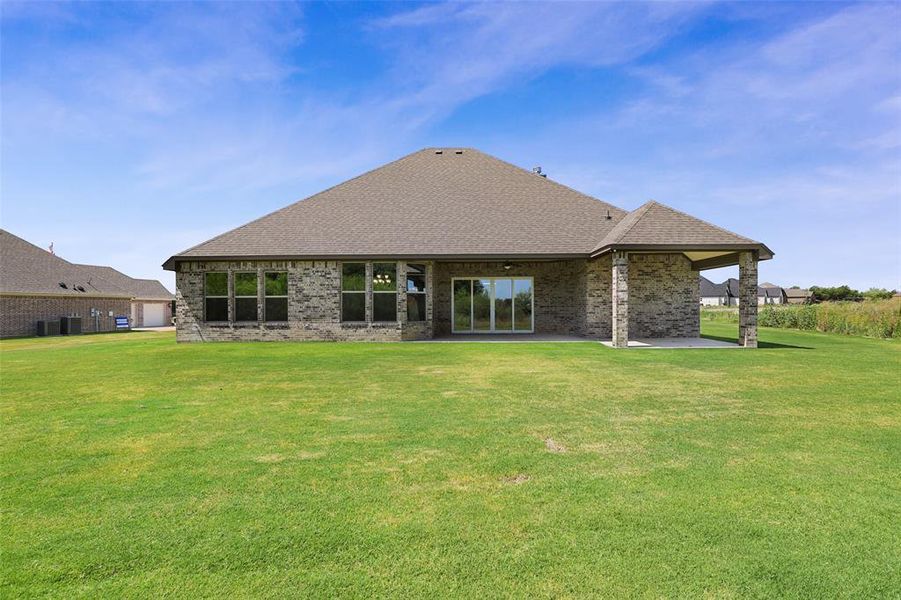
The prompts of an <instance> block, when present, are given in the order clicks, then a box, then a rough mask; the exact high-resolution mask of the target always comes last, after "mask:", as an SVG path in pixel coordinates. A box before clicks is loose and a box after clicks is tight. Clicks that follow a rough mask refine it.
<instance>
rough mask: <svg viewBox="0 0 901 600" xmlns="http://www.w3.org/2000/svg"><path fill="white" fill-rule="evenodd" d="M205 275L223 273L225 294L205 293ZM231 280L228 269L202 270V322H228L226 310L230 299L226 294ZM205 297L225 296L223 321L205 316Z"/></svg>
mask: <svg viewBox="0 0 901 600" xmlns="http://www.w3.org/2000/svg"><path fill="white" fill-rule="evenodd" d="M207 275H225V295H224V296H209V295H207V293H206V277H207ZM230 280H231V275H230V273H229V272H228V271H204V273H203V322H204V323H228V310H229V305H230V304H231V300H230V298H229V294H228V287H229V283H230ZM207 298H216V299H218V298H225V320H224V321H211V320H209V319H208V318H207V308H206V301H207Z"/></svg>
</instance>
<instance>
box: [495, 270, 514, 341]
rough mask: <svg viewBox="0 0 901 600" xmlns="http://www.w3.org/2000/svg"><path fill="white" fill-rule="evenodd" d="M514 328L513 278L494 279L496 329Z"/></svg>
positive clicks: (506, 329) (509, 329)
mask: <svg viewBox="0 0 901 600" xmlns="http://www.w3.org/2000/svg"><path fill="white" fill-rule="evenodd" d="M512 329H513V280H512V279H495V280H494V330H495V331H512Z"/></svg>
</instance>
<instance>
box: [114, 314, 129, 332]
mask: <svg viewBox="0 0 901 600" xmlns="http://www.w3.org/2000/svg"><path fill="white" fill-rule="evenodd" d="M116 329H128V317H116Z"/></svg>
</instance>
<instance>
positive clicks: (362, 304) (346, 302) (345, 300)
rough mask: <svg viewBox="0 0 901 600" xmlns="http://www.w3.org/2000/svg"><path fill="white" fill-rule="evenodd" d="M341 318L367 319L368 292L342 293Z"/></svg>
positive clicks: (347, 319) (350, 319) (345, 319)
mask: <svg viewBox="0 0 901 600" xmlns="http://www.w3.org/2000/svg"><path fill="white" fill-rule="evenodd" d="M341 320H342V321H365V320H366V294H341Z"/></svg>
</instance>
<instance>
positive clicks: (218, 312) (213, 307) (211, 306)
mask: <svg viewBox="0 0 901 600" xmlns="http://www.w3.org/2000/svg"><path fill="white" fill-rule="evenodd" d="M206 320H207V321H228V298H207V299H206Z"/></svg>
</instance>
